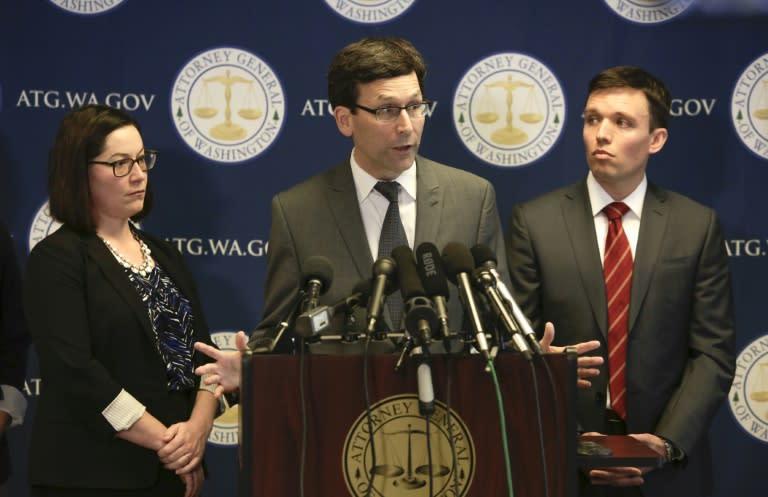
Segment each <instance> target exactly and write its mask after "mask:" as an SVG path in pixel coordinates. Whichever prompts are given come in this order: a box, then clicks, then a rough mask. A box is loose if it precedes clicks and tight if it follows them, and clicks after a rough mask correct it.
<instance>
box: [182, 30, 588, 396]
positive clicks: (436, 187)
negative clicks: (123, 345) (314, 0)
mask: <svg viewBox="0 0 768 497" xmlns="http://www.w3.org/2000/svg"><path fill="white" fill-rule="evenodd" d="M425 75H426V66H425V64H424V60H423V59H422V56H421V54H420V53H419V52H418V51H417V50H416V49H415V48H414V47H413V45H411V44H410V43H409V42H407V41H405V40H403V39H399V38H365V39H363V40H360V41H358V42H355V43H352V44H350V45H348V46H346V47H344V48H343V49H342V50H341V51H339V52H338V53H337V54H336V56H335V57H334V59H333V61H332V62H331V65H330V68H329V70H328V93H329V99H330V103H331V105H332V106H333V109H334V117H335V120H336V125H337V127H338V129H339V131H340V132H341V133H342V134H343V135H344V136H348V137H350V138H352V142H353V145H354V148H353V149H352V152H351V153H350V155H349V157H347V158H346V159H344V160H343V161H342V162H341V163H340V164H339V165H337V166H336V167H335V168H333V169H331V170H329V171H326V172H324V173H322V174H320V175H318V176H315V177H312V178H310V179H308V180H307V181H305V182H303V183H301V184H299V185H297V186H295V187H293V188H291V189H289V190H288V191H285V192H282V193H279V194H278V195H276V196H275V197H274V198H273V200H272V231H271V233H270V241H269V252H268V267H267V281H266V291H265V305H264V318H263V320H262V322H261V324H260V325H259V326H258V328H257V331H256V332H255V333H254V334H253V336H252V337H251V339H250V343H249V345H250V346H251V347H252V348H253V347H254V346H263V345H264V344H265V339H266V343H269V342H270V340H273V336H274V330H275V329H276V327H278V326H279V323H280V322H281V320H283V319H285V318H286V316H288V315H290V314H291V310H292V307H293V306H294V305H295V304H296V300H297V299H296V297H297V295H298V294H299V291H300V286H301V275H302V273H304V272H305V267H304V266H305V262H306V261H307V259H308V258H309V257H311V256H323V257H325V258H326V259H327V260H328V261H330V263H331V265H332V266H333V280H332V283H331V285H330V288H329V289H328V291H327V292H326V293H325V294H324V295H322V297H321V298H320V302H319V303H320V304H332V303H334V302H337V301H339V300H340V299H343V298H345V297H347V296H349V295H350V293H352V291H353V288H354V287H355V285H356V284H357V283H359V282H360V281H362V280H364V279H366V278H370V277H371V275H372V266H373V263H374V261H375V260H376V259H378V250H377V249H378V244H379V235H380V232H381V228H382V224H383V223H384V218H385V215H386V211H387V208H388V206H389V201H388V200H387V199H386V198H385V197H384V196H383V195H382V194H381V193H379V191H378V190H376V189H375V185H376V184H377V183H378V182H392V181H397V183H398V184H399V186H398V189H399V194H398V197H397V198H398V207H399V213H400V218H401V220H402V224H403V228H404V231H405V235H406V237H407V243H408V245H409V246H410V247H417V246H419V245H420V244H421V243H423V242H430V243H433V244H434V245H435V246H437V247H438V248H442V247H444V246H445V245H446V244H447V243H449V242H459V243H460V244H463V245H465V246H467V247H473V246H474V245H476V244H483V245H486V246H487V247H489V248H490V249H491V250H493V251H494V252H495V254H496V256H497V258H498V271H499V273H500V274H501V275H502V278H503V279H504V280H505V281H508V270H507V265H506V256H505V253H504V239H503V235H502V231H501V223H500V220H499V215H498V211H497V208H496V194H495V191H494V188H493V186H492V185H491V184H490V183H489V182H488V181H487V180H485V179H482V178H480V177H478V176H475V175H473V174H470V173H468V172H466V171H462V170H460V169H455V168H452V167H448V166H445V165H442V164H438V163H437V162H433V161H431V160H429V159H425V158H424V157H421V156H420V155H418V154H417V152H418V148H419V144H420V142H421V134H422V131H423V129H424V122H425V118H426V113H427V109H428V107H429V104H430V102H428V101H427V100H426V99H425V97H424V77H425ZM451 293H452V295H451V297H450V298H449V299H448V318H449V322H450V325H451V328H452V329H456V330H460V329H462V321H463V320H462V317H463V311H462V307H461V302H460V299H459V298H458V295H456V289H455V287H453V286H451ZM363 314H364V310H363ZM337 317H338V316H337ZM358 317H359V316H358ZM363 319H364V318H363ZM382 319H383V320H384V321H386V322H387V326H388V328H389V329H390V330H392V329H398V323H392V322H390V320H389V317H388V316H387V315H386V314H385V315H383V316H382ZM358 323H359V325H361V326H364V321H360V319H358ZM342 326H343V324H342V323H341V322H338V321H337V322H336V323H334V324H333V325H332V327H333V328H334V329H337V330H339V329H340V328H341V327H342ZM551 333H552V332H551V331H550V332H549V335H548V337H547V338H545V339H544V340H543V342H542V346H543V347H544V348H545V349H547V350H550V349H549V348H548V346H549V342H551ZM290 338H291V334H290V333H285V334H284V335H283V336H282V339H281V340H280V341H279V343H278V345H277V347H276V348H275V350H276V351H278V352H284V351H287V350H290V348H291V345H292V344H291V341H290ZM235 342H236V347H237V348H238V349H239V350H244V349H245V346H246V343H245V342H246V336H245V334H244V333H243V332H240V333H238V335H237V337H236V339H235ZM273 343H274V342H273ZM325 345H326V344H315V345H313V347H315V349H320V348H322V349H323V350H321V351H322V352H332V353H359V352H360V351H361V350H362V348H361V345H362V344H361V343H360V342H357V343H352V344H342V343H332V344H330V345H328V346H327V347H324V346H325ZM375 345H376V348H377V350H376V352H391V351H393V350H394V344H393V342H392V341H388V340H382V341H376V342H375ZM597 345H598V343H597V342H595V341H593V342H586V343H580V344H578V345H576V349H577V351H578V352H579V353H585V352H588V351H590V350H592V349H594V348H595V347H597ZM196 348H197V349H198V350H199V351H201V352H203V353H205V354H207V355H209V356H211V357H212V358H214V359H215V360H216V362H215V363H211V364H209V365H208V366H205V367H202V368H199V369H198V371H197V373H198V374H208V375H210V376H208V378H207V380H206V382H207V383H218V384H219V386H218V387H217V390H216V392H217V394H221V392H223V391H231V390H234V389H236V388H237V387H238V386H239V379H240V377H239V373H240V370H239V368H240V361H239V354H237V353H232V352H225V351H218V350H216V349H213V348H210V347H207V346H205V345H204V344H196ZM315 349H313V351H315ZM551 350H552V351H557V350H560V349H551ZM601 362H602V360H601V359H600V358H595V357H588V356H584V357H580V358H579V385H581V386H584V385H588V384H589V381H588V380H587V378H589V377H590V376H592V375H596V374H597V370H596V369H594V367H596V366H598V365H599V364H601Z"/></svg>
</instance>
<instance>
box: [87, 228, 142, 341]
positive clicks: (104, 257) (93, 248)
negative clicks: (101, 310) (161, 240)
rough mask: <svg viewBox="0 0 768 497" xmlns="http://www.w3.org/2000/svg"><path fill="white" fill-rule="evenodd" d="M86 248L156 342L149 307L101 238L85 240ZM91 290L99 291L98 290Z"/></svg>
mask: <svg viewBox="0 0 768 497" xmlns="http://www.w3.org/2000/svg"><path fill="white" fill-rule="evenodd" d="M85 246H86V247H87V251H88V257H89V258H90V259H91V260H92V261H93V262H94V263H95V264H96V265H97V266H98V267H99V269H100V270H101V272H102V273H103V274H104V277H105V278H106V280H107V281H108V282H109V284H110V285H112V287H113V288H114V289H115V291H116V292H117V293H118V294H119V295H120V297H121V298H122V299H123V300H124V301H125V303H126V304H128V307H129V308H130V309H131V311H132V312H133V313H134V315H135V316H136V318H137V319H138V320H139V323H141V327H142V329H143V330H144V331H145V332H146V333H147V335H148V336H149V337H150V338H151V339H152V340H154V337H153V336H152V324H151V323H150V322H149V314H148V313H147V306H146V305H144V304H143V303H142V302H141V299H140V298H139V294H138V292H137V291H136V288H135V287H134V286H133V284H132V283H131V281H130V280H129V279H128V277H127V276H126V274H125V270H124V269H123V267H122V266H121V265H120V264H119V263H118V262H117V261H116V260H115V258H114V256H113V255H112V254H111V253H110V252H109V249H107V247H106V246H105V245H104V242H102V241H101V240H100V239H99V237H97V236H95V235H93V236H89V237H88V238H86V239H85ZM153 255H154V254H153ZM89 290H90V291H98V289H89Z"/></svg>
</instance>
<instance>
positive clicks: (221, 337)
mask: <svg viewBox="0 0 768 497" xmlns="http://www.w3.org/2000/svg"><path fill="white" fill-rule="evenodd" d="M236 334H237V332H235V331H218V332H215V333H211V340H213V343H215V344H216V346H217V347H219V348H220V349H221V350H236V348H235V335H236ZM222 399H223V401H224V404H225V410H224V412H223V413H222V414H221V415H220V416H219V417H217V418H216V419H214V420H213V428H212V429H211V434H210V435H208V442H209V443H212V444H214V445H220V446H225V447H236V446H237V444H238V442H239V440H240V437H239V431H240V429H239V427H240V404H233V405H229V404H228V402H227V399H226V398H225V397H222Z"/></svg>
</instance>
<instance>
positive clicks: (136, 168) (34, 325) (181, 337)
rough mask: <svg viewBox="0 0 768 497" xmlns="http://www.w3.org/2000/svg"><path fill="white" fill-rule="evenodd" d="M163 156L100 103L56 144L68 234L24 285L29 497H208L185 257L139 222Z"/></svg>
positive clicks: (199, 314)
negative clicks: (35, 372)
mask: <svg viewBox="0 0 768 497" xmlns="http://www.w3.org/2000/svg"><path fill="white" fill-rule="evenodd" d="M157 157H158V153H157V152H156V151H154V150H151V149H149V148H145V146H144V142H143V140H142V136H141V133H140V130H139V125H138V123H137V122H136V121H135V120H134V119H133V118H132V117H131V116H129V115H127V114H126V113H124V112H122V111H120V110H117V109H114V108H111V107H107V106H103V105H89V106H85V107H82V108H79V109H76V110H74V111H72V112H70V113H69V114H67V115H66V116H65V117H64V119H63V121H62V122H61V125H60V127H59V130H58V133H57V135H56V138H55V141H54V143H53V147H52V149H51V152H50V163H49V169H48V189H49V192H48V193H49V204H50V212H51V215H52V216H53V217H54V218H55V219H56V220H58V221H60V222H61V223H62V224H63V225H62V227H61V228H59V229H58V230H57V231H56V232H54V233H52V234H51V235H49V236H48V237H47V238H45V239H43V240H42V241H41V242H39V243H38V244H37V245H36V246H35V248H34V250H32V252H31V254H30V256H29V259H28V262H27V270H26V278H25V288H24V306H25V313H26V317H27V320H28V325H29V328H30V332H31V334H32V337H33V339H34V343H35V348H36V350H37V354H38V357H39V364H40V373H41V376H42V388H41V394H40V398H39V402H38V406H37V412H36V413H35V418H34V425H33V428H32V440H31V445H30V451H29V452H30V459H29V468H28V470H29V480H30V485H31V488H30V495H31V496H33V497H41V496H46V497H49V496H56V497H63V496H70V497H74V496H77V497H88V496H91V497H95V496H99V497H103V496H112V495H115V496H116V495H119V496H121V497H129V496H130V497H133V496H136V497H138V496H142V497H144V496H158V497H160V496H162V497H170V496H186V497H194V496H197V495H199V494H200V492H201V489H202V483H203V479H204V476H203V469H202V458H203V451H204V449H205V444H206V440H207V438H208V434H209V433H210V430H211V427H212V424H213V417H214V415H215V412H216V408H217V401H216V400H215V399H214V397H213V395H212V393H211V392H210V391H209V387H205V386H204V385H202V384H201V382H200V380H199V379H196V377H195V375H194V372H193V371H194V369H195V367H196V366H199V365H201V364H202V363H203V362H205V361H206V359H205V357H204V356H202V355H201V354H196V353H195V351H194V348H193V344H194V342H196V341H200V342H204V343H207V344H210V345H212V342H211V339H210V335H209V332H208V326H207V324H206V321H205V317H204V315H203V309H202V307H201V304H200V300H199V298H198V294H197V290H196V287H195V283H194V281H193V278H192V275H191V274H190V272H189V270H188V269H187V267H186V265H185V263H184V261H183V260H182V256H181V254H180V253H179V252H178V251H177V250H176V249H175V248H174V247H172V246H171V245H170V244H168V243H167V242H165V241H163V240H162V239H160V238H157V237H154V236H152V235H150V234H148V233H146V232H144V231H142V230H141V229H139V227H138V225H137V224H136V222H137V221H139V220H140V219H143V218H144V217H145V216H146V215H147V214H148V213H149V211H150V209H151V207H152V194H151V182H150V181H149V175H150V171H151V169H152V168H153V167H154V166H155V165H156V163H157Z"/></svg>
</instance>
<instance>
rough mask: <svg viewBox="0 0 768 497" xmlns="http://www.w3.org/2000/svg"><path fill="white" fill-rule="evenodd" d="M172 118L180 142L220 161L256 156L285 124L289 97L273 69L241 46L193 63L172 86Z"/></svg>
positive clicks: (217, 51) (207, 54) (211, 53)
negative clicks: (286, 103)
mask: <svg viewBox="0 0 768 497" xmlns="http://www.w3.org/2000/svg"><path fill="white" fill-rule="evenodd" d="M171 114H172V115H173V119H174V124H175V125H176V130H177V132H178V133H179V135H180V136H181V138H182V139H183V140H184V141H185V142H186V143H187V145H189V146H190V147H191V148H192V149H193V150H194V151H195V152H197V153H198V154H200V155H202V156H203V157H206V158H208V159H211V160H213V161H216V162H222V163H238V162H243V161H246V160H249V159H253V158H254V157H257V156H258V155H260V154H261V153H263V152H264V151H266V150H267V149H268V148H269V147H270V145H272V143H274V141H275V140H276V138H277V136H278V134H279V133H280V130H281V128H282V126H283V123H284V121H285V119H284V117H285V95H284V92H283V88H282V85H281V84H280V80H279V79H278V77H277V75H276V74H275V72H274V71H273V70H272V68H271V67H270V66H269V65H268V64H267V63H266V62H264V61H263V60H262V59H260V58H259V57H257V56H256V55H254V54H252V53H250V52H246V51H245V50H241V49H238V48H230V47H220V48H215V49H211V50H208V51H206V52H204V53H202V54H200V55H198V56H196V57H195V58H193V59H192V60H190V61H189V62H188V63H187V65H186V66H184V67H183V68H182V69H181V71H179V73H178V76H177V77H176V80H175V82H174V84H173V89H172V91H171Z"/></svg>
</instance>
